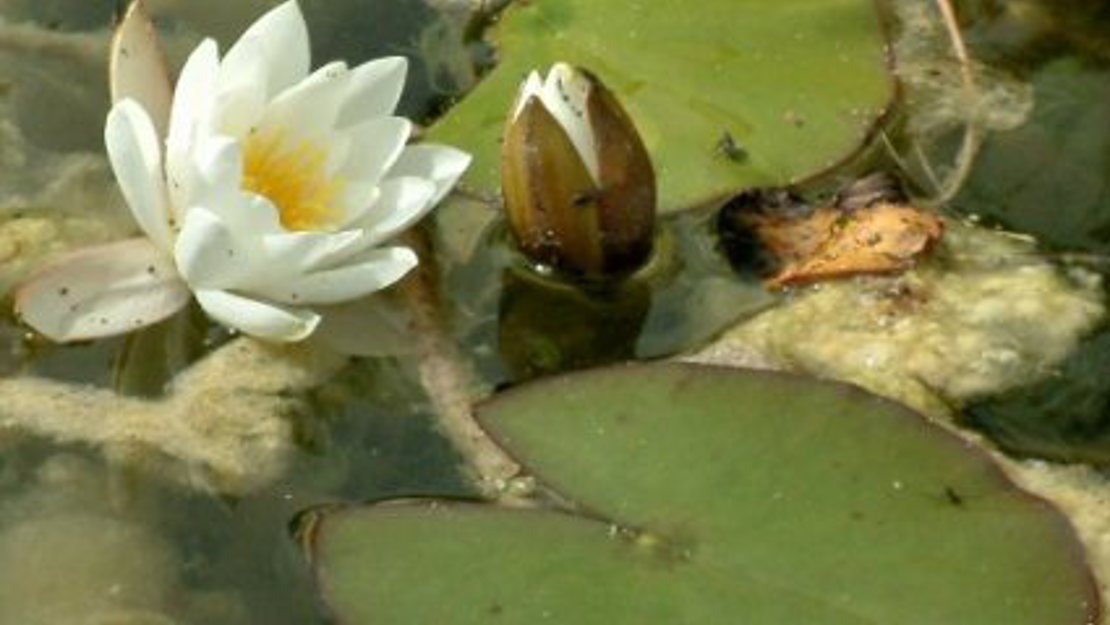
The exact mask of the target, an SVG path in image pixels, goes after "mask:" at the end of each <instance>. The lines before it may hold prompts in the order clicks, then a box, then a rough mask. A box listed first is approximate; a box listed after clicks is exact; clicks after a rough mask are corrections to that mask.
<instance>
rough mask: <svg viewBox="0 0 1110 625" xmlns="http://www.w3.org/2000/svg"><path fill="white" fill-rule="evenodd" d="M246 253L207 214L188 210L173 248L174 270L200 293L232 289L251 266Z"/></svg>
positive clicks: (202, 209) (225, 228)
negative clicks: (206, 290)
mask: <svg viewBox="0 0 1110 625" xmlns="http://www.w3.org/2000/svg"><path fill="white" fill-rule="evenodd" d="M248 256H249V251H248V250H247V249H245V248H244V247H243V246H241V245H239V243H238V242H237V241H236V240H235V237H234V236H233V235H232V233H231V231H230V230H229V229H228V227H227V225H226V224H225V223H224V222H223V221H221V220H220V218H219V217H217V216H216V215H214V214H213V213H212V212H211V211H209V210H206V209H204V208H200V207H193V208H190V209H189V211H188V213H186V215H185V223H184V224H183V225H182V228H181V233H180V234H178V236H177V242H176V243H175V244H174V259H175V260H176V261H177V270H178V272H179V273H180V274H181V276H182V277H183V278H184V279H185V281H186V282H188V283H189V285H190V286H191V287H192V288H194V289H196V288H203V289H226V288H231V287H233V286H235V283H236V281H237V280H239V279H240V278H241V277H242V276H243V275H244V274H245V273H246V272H247V271H249V270H250V267H251V264H250V263H249V262H248Z"/></svg>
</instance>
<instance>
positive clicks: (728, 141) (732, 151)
mask: <svg viewBox="0 0 1110 625" xmlns="http://www.w3.org/2000/svg"><path fill="white" fill-rule="evenodd" d="M714 150H715V151H716V152H717V154H719V155H721V156H723V157H725V158H727V159H728V160H730V161H732V162H734V163H741V162H743V161H744V160H746V159H747V158H748V152H747V150H745V149H744V148H743V147H742V146H741V145H740V144H739V143H737V142H736V139H735V138H733V136H732V133H731V132H729V131H727V130H726V131H724V132H722V133H721V138H720V139H717V144H716V145H715V146H714Z"/></svg>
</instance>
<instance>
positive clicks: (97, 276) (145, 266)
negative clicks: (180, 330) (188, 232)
mask: <svg viewBox="0 0 1110 625" xmlns="http://www.w3.org/2000/svg"><path fill="white" fill-rule="evenodd" d="M188 301H189V289H188V287H187V286H186V285H185V283H184V282H182V281H181V279H180V278H179V277H178V275H177V272H176V271H175V270H174V267H173V262H172V261H171V260H170V258H168V257H167V256H166V255H165V254H164V253H162V251H161V250H159V249H158V248H157V247H155V246H154V245H153V244H152V243H151V242H150V240H149V239H145V238H139V239H128V240H126V241H121V242H117V243H111V244H108V245H102V246H98V247H92V248H86V249H83V250H78V251H76V252H73V253H71V254H67V255H66V256H64V257H62V258H60V259H58V260H57V261H55V262H53V263H51V264H49V265H47V266H46V267H44V268H42V269H41V270H39V271H38V272H36V273H35V274H34V275H32V276H31V277H30V278H28V280H27V281H26V282H25V283H24V284H23V285H22V286H20V287H19V289H18V290H17V291H16V295H15V308H16V311H17V313H18V314H19V315H20V316H21V317H22V318H23V320H24V321H26V322H27V323H28V324H29V325H30V326H31V327H33V328H35V329H36V330H38V331H39V332H41V333H43V334H45V335H46V336H48V337H50V338H51V339H53V340H55V341H79V340H85V339H91V338H97V337H101V336H111V335H114V334H121V333H124V332H129V331H131V330H134V329H136V328H140V327H143V326H147V325H150V324H152V323H156V322H158V321H161V320H162V319H165V318H166V317H168V316H170V315H172V314H173V313H175V312H177V311H178V310H180V309H181V308H182V307H183V306H185V304H186V303H188Z"/></svg>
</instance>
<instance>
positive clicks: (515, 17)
mask: <svg viewBox="0 0 1110 625" xmlns="http://www.w3.org/2000/svg"><path fill="white" fill-rule="evenodd" d="M877 7H878V4H877V2H876V1H875V0H776V1H775V2H768V1H767V0H698V1H697V2H690V1H689V0H527V1H523V0H522V1H520V2H514V3H512V5H510V6H509V8H508V9H506V10H505V12H504V13H503V14H502V16H501V19H500V21H499V23H498V24H497V25H496V26H495V30H494V32H493V37H492V38H493V40H494V42H495V44H496V45H497V48H498V65H497V67H496V68H495V69H494V70H493V71H492V72H491V73H490V75H488V76H486V77H485V78H484V79H483V80H482V82H481V83H480V84H479V85H478V86H477V87H476V88H475V89H474V91H473V92H471V93H470V94H468V95H467V96H466V97H465V98H464V99H463V100H462V101H461V102H460V103H459V104H457V105H456V106H454V107H453V108H452V109H451V110H450V111H449V113H448V114H447V115H446V116H445V117H444V118H443V119H442V120H441V121H440V122H439V123H438V124H436V125H435V126H434V127H433V128H432V129H431V132H430V136H431V137H432V138H433V139H435V140H437V141H444V142H447V143H450V144H453V145H458V146H461V147H463V148H465V149H466V150H467V151H469V152H471V153H473V154H474V163H473V165H471V167H470V168H469V170H468V171H467V174H466V177H465V178H464V180H463V182H464V184H465V185H468V186H470V187H471V188H476V189H479V190H483V191H486V192H489V193H496V192H498V191H499V190H500V187H499V185H500V182H499V180H500V178H499V174H498V171H499V152H500V139H501V134H502V130H503V127H504V123H505V118H506V116H507V115H508V114H509V111H510V107H511V103H512V102H513V99H514V98H515V97H516V92H517V89H518V87H519V86H520V83H521V81H522V80H523V79H524V77H525V76H526V75H527V73H528V72H530V71H532V70H538V71H540V72H546V71H547V69H548V68H549V67H550V66H551V64H552V63H555V62H557V61H565V62H568V63H572V64H575V65H579V66H582V67H585V68H587V69H589V70H591V71H593V72H594V73H596V74H597V75H598V76H599V77H600V78H601V79H602V80H603V81H604V82H605V83H606V84H607V85H608V86H609V87H610V88H611V89H612V90H613V91H614V92H615V93H616V95H617V97H618V98H619V99H620V100H621V102H622V103H623V104H624V106H625V108H626V109H627V110H628V112H629V114H630V115H631V116H632V118H633V120H634V122H635V123H636V126H637V128H639V130H640V133H641V135H642V136H643V138H644V142H645V145H646V146H647V148H648V151H649V152H650V153H651V156H652V159H653V160H654V162H655V168H656V171H657V174H658V180H659V206H660V208H661V210H663V211H664V212H669V211H674V210H679V209H682V208H687V207H692V206H696V205H699V204H701V203H704V202H707V201H709V200H712V199H716V198H718V197H721V196H723V195H726V194H728V193H731V192H734V191H735V190H737V189H739V188H742V187H748V186H754V185H760V184H773V185H778V184H786V183H789V182H793V181H795V180H798V179H801V178H805V177H808V176H811V175H814V174H816V173H819V172H820V171H823V170H825V169H827V168H829V167H832V166H834V165H835V164H837V163H838V162H839V161H841V160H843V159H845V158H847V157H848V156H850V155H851V154H852V153H853V152H854V151H856V150H857V149H858V148H859V147H860V146H861V144H862V143H863V142H864V141H865V139H866V138H867V137H868V135H869V133H870V132H871V131H872V130H873V128H874V126H875V124H876V121H877V120H878V119H879V118H880V116H881V115H882V114H883V112H884V111H885V109H886V107H887V106H888V105H889V104H890V103H891V101H892V99H893V96H894V83H893V81H892V79H891V77H890V74H889V72H888V68H887V59H886V50H885V46H884V39H883V32H882V30H883V29H882V24H881V20H880V16H879V14H878V9H877Z"/></svg>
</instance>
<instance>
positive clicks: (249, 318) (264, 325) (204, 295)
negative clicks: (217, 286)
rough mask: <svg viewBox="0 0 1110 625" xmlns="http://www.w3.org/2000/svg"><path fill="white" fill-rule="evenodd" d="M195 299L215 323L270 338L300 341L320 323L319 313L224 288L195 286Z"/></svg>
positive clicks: (272, 339) (273, 339)
mask: <svg viewBox="0 0 1110 625" xmlns="http://www.w3.org/2000/svg"><path fill="white" fill-rule="evenodd" d="M196 296H197V302H199V303H200V305H201V308H203V309H204V311H205V312H207V313H208V315H209V316H211V317H212V318H213V319H215V320H216V321H218V322H219V323H221V324H223V325H225V326H228V327H229V328H235V329H236V330H239V331H240V332H243V333H244V334H249V335H251V336H255V337H258V338H262V339H268V340H271V341H282V342H292V341H300V340H302V339H304V338H306V337H308V335H310V334H312V332H313V330H315V329H316V326H317V325H318V324H319V323H320V315H318V314H316V313H314V312H312V311H311V310H307V309H303V308H290V307H286V306H278V305H276V304H271V303H269V302H264V301H261V300H257V299H251V298H249V297H243V296H241V295H236V294H234V293H230V292H228V291H215V290H203V289H202V290H199V291H197V292H196Z"/></svg>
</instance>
